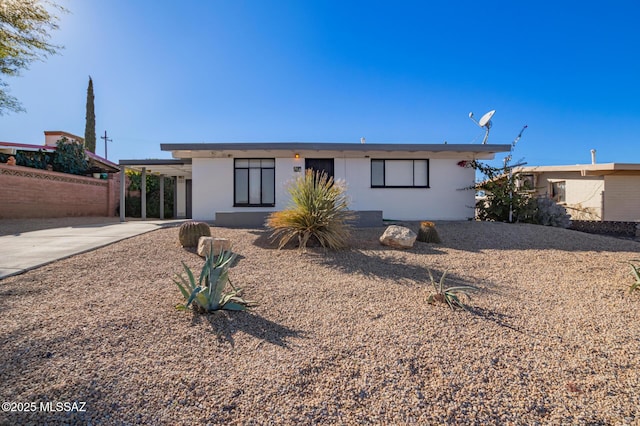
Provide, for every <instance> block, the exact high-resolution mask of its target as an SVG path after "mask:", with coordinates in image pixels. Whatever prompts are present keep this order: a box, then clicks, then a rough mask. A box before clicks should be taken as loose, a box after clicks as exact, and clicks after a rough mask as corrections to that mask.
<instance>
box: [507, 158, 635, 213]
mask: <svg viewBox="0 0 640 426" xmlns="http://www.w3.org/2000/svg"><path fill="white" fill-rule="evenodd" d="M514 171H515V172H519V173H520V178H521V180H523V181H524V180H526V181H527V182H528V184H527V187H529V188H534V189H533V190H532V191H533V192H535V193H536V194H537V195H544V196H548V197H551V198H553V199H554V200H555V201H556V202H558V203H559V204H561V205H563V206H564V207H565V208H566V209H567V213H569V214H570V215H571V218H572V219H574V220H600V221H621V222H633V221H640V164H637V163H636V164H625V163H608V164H577V165H574V166H538V167H520V168H517V169H515V170H514Z"/></svg>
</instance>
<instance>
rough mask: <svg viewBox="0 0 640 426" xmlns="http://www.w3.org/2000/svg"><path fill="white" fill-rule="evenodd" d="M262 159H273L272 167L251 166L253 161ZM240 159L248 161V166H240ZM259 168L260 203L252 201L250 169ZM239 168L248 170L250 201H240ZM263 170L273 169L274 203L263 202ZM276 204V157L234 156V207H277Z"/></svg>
mask: <svg viewBox="0 0 640 426" xmlns="http://www.w3.org/2000/svg"><path fill="white" fill-rule="evenodd" d="M256 160H260V161H261V162H262V161H264V160H266V161H273V166H272V167H263V166H262V164H260V167H251V161H256ZM238 161H247V162H248V165H247V167H238V166H237V163H238ZM251 169H258V170H260V203H251V178H250V177H249V176H250V172H249V170H251ZM237 170H247V194H248V202H247V203H239V202H238V200H237V198H236V195H237V185H238V182H237ZM263 170H273V203H265V202H263V196H264V193H263V190H262V189H263V182H262V178H263ZM275 205H276V159H275V158H234V159H233V207H275Z"/></svg>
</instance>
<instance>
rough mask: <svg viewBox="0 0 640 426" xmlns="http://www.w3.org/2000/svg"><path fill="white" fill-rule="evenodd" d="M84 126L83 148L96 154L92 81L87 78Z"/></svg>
mask: <svg viewBox="0 0 640 426" xmlns="http://www.w3.org/2000/svg"><path fill="white" fill-rule="evenodd" d="M85 118H86V124H85V126H84V146H85V148H86V149H87V150H89V151H91V152H93V153H94V154H95V153H96V113H95V110H94V105H93V80H91V76H89V87H87V115H86V117H85Z"/></svg>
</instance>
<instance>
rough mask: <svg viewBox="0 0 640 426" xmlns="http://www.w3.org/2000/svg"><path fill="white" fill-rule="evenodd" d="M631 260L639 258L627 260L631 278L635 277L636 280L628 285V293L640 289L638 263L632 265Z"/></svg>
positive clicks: (639, 266) (639, 268)
mask: <svg viewBox="0 0 640 426" xmlns="http://www.w3.org/2000/svg"><path fill="white" fill-rule="evenodd" d="M633 262H640V260H638V259H634V260H632V261H630V262H627V263H628V264H629V265H630V266H631V274H632V275H633V278H635V279H636V282H635V283H633V284H631V287H629V293H632V292H633V290H638V289H640V265H634V264H633Z"/></svg>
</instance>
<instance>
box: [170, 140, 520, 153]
mask: <svg viewBox="0 0 640 426" xmlns="http://www.w3.org/2000/svg"><path fill="white" fill-rule="evenodd" d="M160 149H161V150H163V151H238V150H240V151H247V150H271V151H273V150H276V151H277V150H283V151H291V150H311V151H359V152H366V151H388V152H393V151H408V152H415V151H425V152H487V153H495V152H507V151H510V150H511V145H510V144H500V145H498V144H486V145H482V144H446V143H440V144H420V143H415V144H414V143H333V142H326V143H325V142H233V143H231V142H222V143H163V144H160Z"/></svg>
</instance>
